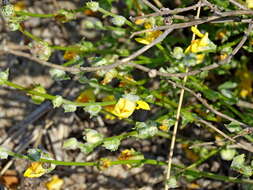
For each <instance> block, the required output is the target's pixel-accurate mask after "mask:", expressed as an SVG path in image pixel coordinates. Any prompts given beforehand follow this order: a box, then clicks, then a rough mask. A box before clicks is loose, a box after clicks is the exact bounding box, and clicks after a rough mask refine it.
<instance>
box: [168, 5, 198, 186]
mask: <svg viewBox="0 0 253 190" xmlns="http://www.w3.org/2000/svg"><path fill="white" fill-rule="evenodd" d="M200 9H201V7H200V6H199V7H198V11H197V16H196V18H199V15H200ZM193 40H195V34H194V33H193V35H192V41H193ZM187 72H188V68H187V70H186V73H187ZM186 81H187V76H185V77H184V79H183V86H184V85H185V84H186ZM184 92H185V90H184V89H183V88H182V89H181V91H180V98H179V103H178V107H177V115H176V122H175V125H174V129H173V134H172V138H171V144H170V150H169V158H168V166H167V173H166V181H165V187H164V189H165V190H167V189H169V185H168V183H167V182H168V180H169V179H170V174H171V165H172V158H173V153H174V147H175V143H176V135H177V129H178V125H179V120H180V114H181V108H182V105H183V100H184Z"/></svg>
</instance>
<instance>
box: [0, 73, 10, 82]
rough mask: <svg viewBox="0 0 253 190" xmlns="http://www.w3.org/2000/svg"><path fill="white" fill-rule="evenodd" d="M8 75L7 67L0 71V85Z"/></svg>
mask: <svg viewBox="0 0 253 190" xmlns="http://www.w3.org/2000/svg"><path fill="white" fill-rule="evenodd" d="M8 77H9V69H6V70H5V71H1V72H0V85H3V84H4V83H5V81H7V80H8Z"/></svg>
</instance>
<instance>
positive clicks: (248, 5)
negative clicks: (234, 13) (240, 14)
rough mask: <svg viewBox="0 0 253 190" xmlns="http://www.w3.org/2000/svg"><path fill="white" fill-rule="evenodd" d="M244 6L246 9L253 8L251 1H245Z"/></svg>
mask: <svg viewBox="0 0 253 190" xmlns="http://www.w3.org/2000/svg"><path fill="white" fill-rule="evenodd" d="M246 5H247V7H248V8H250V9H251V8H253V0H246Z"/></svg>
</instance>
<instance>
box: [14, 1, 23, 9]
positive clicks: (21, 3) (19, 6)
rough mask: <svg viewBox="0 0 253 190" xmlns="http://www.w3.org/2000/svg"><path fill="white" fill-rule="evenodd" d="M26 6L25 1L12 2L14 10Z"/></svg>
mask: <svg viewBox="0 0 253 190" xmlns="http://www.w3.org/2000/svg"><path fill="white" fill-rule="evenodd" d="M25 7H26V3H25V1H23V0H22V1H18V2H17V3H15V4H14V9H15V11H22V10H24V9H25Z"/></svg>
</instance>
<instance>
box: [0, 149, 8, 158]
mask: <svg viewBox="0 0 253 190" xmlns="http://www.w3.org/2000/svg"><path fill="white" fill-rule="evenodd" d="M7 158H8V150H7V149H5V148H4V147H1V146H0V159H7Z"/></svg>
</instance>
